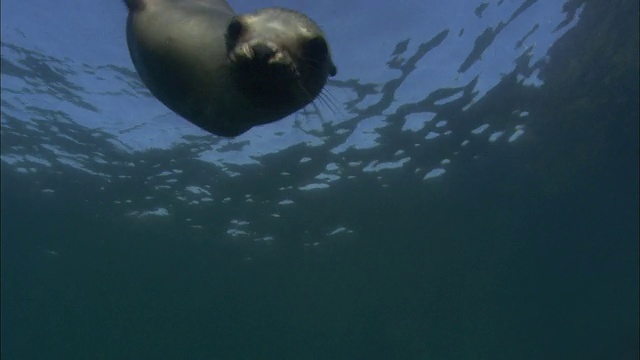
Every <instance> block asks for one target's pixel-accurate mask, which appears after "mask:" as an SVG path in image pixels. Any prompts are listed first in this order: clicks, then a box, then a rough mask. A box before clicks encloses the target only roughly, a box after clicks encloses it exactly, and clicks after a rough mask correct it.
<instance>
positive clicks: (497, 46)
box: [1, 0, 640, 359]
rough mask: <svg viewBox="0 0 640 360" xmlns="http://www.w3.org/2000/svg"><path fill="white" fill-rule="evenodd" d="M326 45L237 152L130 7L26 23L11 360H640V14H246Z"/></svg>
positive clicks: (12, 223)
mask: <svg viewBox="0 0 640 360" xmlns="http://www.w3.org/2000/svg"><path fill="white" fill-rule="evenodd" d="M231 5H232V6H233V7H234V8H235V9H236V10H237V11H238V12H240V13H242V12H247V11H251V10H254V9H256V8H260V7H264V6H270V5H277V6H283V7H289V8H293V9H296V10H299V11H302V12H304V13H306V14H308V15H309V16H311V17H312V18H313V19H314V20H316V22H318V24H320V26H321V27H322V28H323V30H324V31H325V33H326V35H327V38H328V39H329V43H330V45H331V49H332V52H333V57H334V61H335V63H336V65H337V67H338V76H336V77H335V78H333V79H332V80H331V81H330V83H329V84H328V86H327V88H326V93H325V94H324V95H323V98H322V99H320V100H318V101H317V102H316V105H317V110H318V111H316V108H314V107H313V106H309V107H308V108H307V109H305V110H303V111H300V112H299V113H297V114H294V115H292V116H290V117H289V118H286V119H283V120H281V121H278V122H276V123H273V124H269V125H265V126H260V127H256V128H253V129H252V130H250V131H249V132H247V133H245V134H243V135H241V136H239V137H237V138H234V139H225V138H220V137H216V136H213V135H210V134H207V133H205V132H203V131H202V130H200V129H198V128H197V127H195V126H194V125H192V124H190V123H189V122H187V121H186V120H183V119H181V118H180V117H178V116H177V115H175V114H173V113H171V112H170V111H169V110H168V109H166V108H165V107H163V105H162V104H161V103H160V102H158V101H157V100H156V99H154V98H153V97H152V96H151V95H150V94H149V92H148V91H147V90H146V89H145V87H144V86H143V85H142V83H141V82H140V80H139V79H138V77H137V75H136V73H135V71H134V69H133V65H132V63H131V61H130V59H129V54H128V51H127V48H126V43H125V36H124V23H125V18H126V10H125V7H124V5H123V4H122V3H121V1H116V0H113V1H103V0H101V1H98V0H87V1H83V2H76V1H71V0H60V1H57V2H51V1H45V0H30V1H18V0H8V1H3V2H2V9H1V10H2V11H1V14H2V15H1V16H2V47H1V51H2V64H1V65H2V67H1V72H2V75H1V76H2V77H1V80H2V132H1V151H2V154H1V160H2V182H1V186H2V188H1V195H2V197H1V201H2V203H1V205H2V208H1V216H2V234H1V235H2V238H1V240H2V269H1V270H2V271H1V277H2V278H1V280H2V282H1V286H2V309H1V310H2V344H1V345H2V356H3V359H637V358H638V335H639V330H638V303H639V301H638V281H639V279H638V215H639V214H638V197H639V195H638V194H639V192H638V182H639V179H638V115H639V114H638V107H639V105H638V99H639V95H640V94H639V91H638V83H639V76H638V61H639V60H638V59H639V56H638V16H637V15H638V3H637V1H630V0H629V1H627V0H619V1H615V2H602V1H597V0H586V1H579V0H578V1H576V0H568V1H564V2H563V1H556V0H537V1H535V0H534V1H530V0H527V1H508V0H506V1H505V0H500V1H492V2H481V1H458V0H456V1H449V2H427V1H418V0H411V1H398V2H388V1H377V2H374V1H372V2H367V3H366V4H364V3H363V2H358V1H347V2H345V1H334V0H327V1H324V2H315V1H293V0H287V1H285V0H281V1H277V2H275V1H274V2H272V3H264V2H257V1H246V2H237V3H236V2H233V1H232V2H231Z"/></svg>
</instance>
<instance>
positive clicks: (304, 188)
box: [298, 183, 329, 191]
mask: <svg viewBox="0 0 640 360" xmlns="http://www.w3.org/2000/svg"><path fill="white" fill-rule="evenodd" d="M327 188H329V185H327V184H321V183H320V184H319V183H315V184H308V185H305V186H301V187H299V188H298V190H302V191H309V190H316V189H327Z"/></svg>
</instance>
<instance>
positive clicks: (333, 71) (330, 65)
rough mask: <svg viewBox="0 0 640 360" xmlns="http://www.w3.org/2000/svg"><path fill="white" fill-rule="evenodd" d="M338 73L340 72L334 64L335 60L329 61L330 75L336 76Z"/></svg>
mask: <svg viewBox="0 0 640 360" xmlns="http://www.w3.org/2000/svg"><path fill="white" fill-rule="evenodd" d="M337 73H338V69H337V68H336V66H335V65H334V64H333V62H331V63H329V76H336V74H337Z"/></svg>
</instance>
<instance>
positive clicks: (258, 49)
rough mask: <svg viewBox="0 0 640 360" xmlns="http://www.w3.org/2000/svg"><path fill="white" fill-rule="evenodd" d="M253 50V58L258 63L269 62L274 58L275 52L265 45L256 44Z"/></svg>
mask: <svg viewBox="0 0 640 360" xmlns="http://www.w3.org/2000/svg"><path fill="white" fill-rule="evenodd" d="M251 49H252V50H253V56H254V58H255V59H256V60H258V61H264V62H268V61H269V59H271V57H272V56H273V54H274V53H275V51H273V49H271V48H270V47H269V46H267V45H265V44H255V45H253V46H252V47H251Z"/></svg>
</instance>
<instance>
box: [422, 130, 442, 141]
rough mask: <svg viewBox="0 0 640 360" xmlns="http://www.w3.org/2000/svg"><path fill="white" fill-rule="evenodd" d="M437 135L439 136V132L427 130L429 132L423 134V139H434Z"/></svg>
mask: <svg viewBox="0 0 640 360" xmlns="http://www.w3.org/2000/svg"><path fill="white" fill-rule="evenodd" d="M438 136H440V134H439V133H437V132H433V131H429V133H428V134H427V136H425V137H424V138H425V139H427V140H431V139H435V138H437V137H438Z"/></svg>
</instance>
